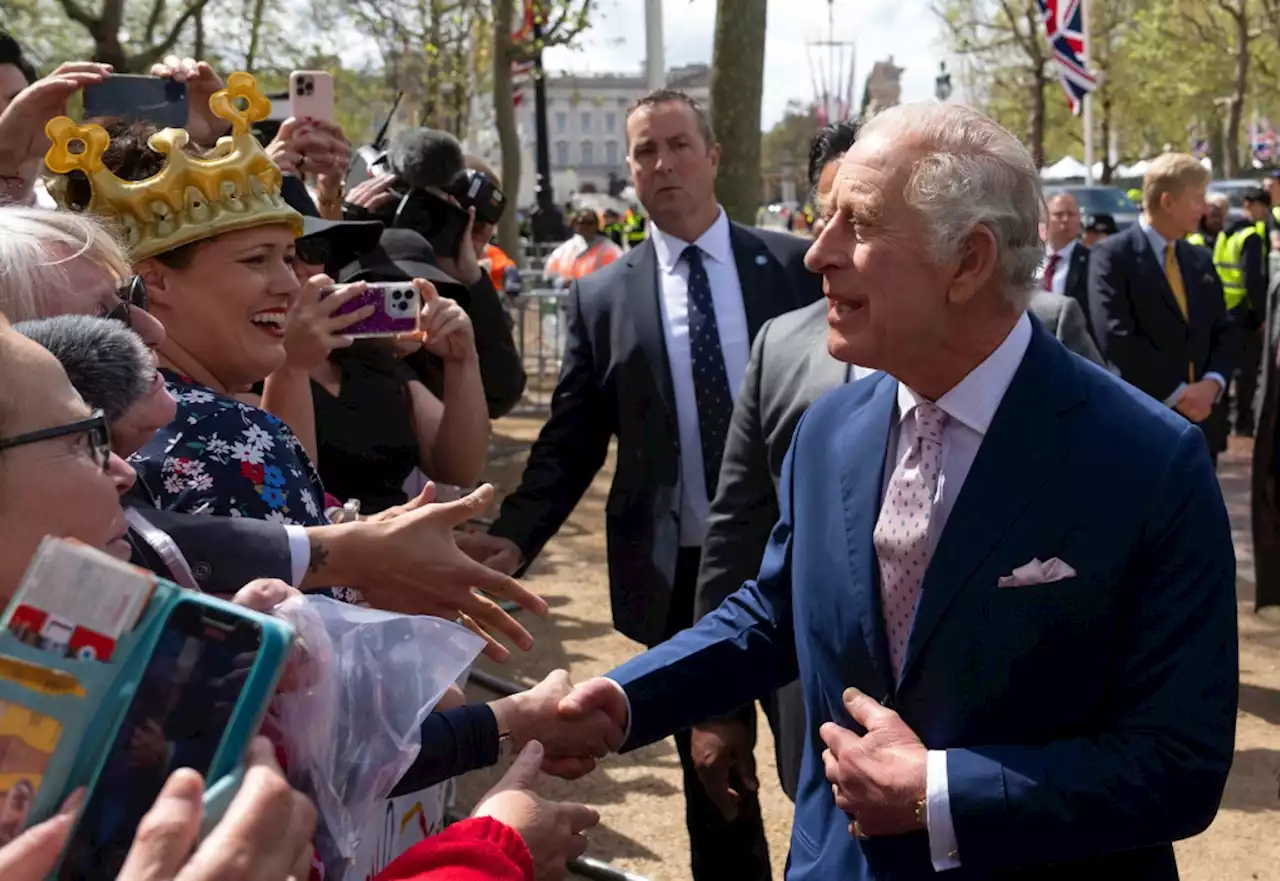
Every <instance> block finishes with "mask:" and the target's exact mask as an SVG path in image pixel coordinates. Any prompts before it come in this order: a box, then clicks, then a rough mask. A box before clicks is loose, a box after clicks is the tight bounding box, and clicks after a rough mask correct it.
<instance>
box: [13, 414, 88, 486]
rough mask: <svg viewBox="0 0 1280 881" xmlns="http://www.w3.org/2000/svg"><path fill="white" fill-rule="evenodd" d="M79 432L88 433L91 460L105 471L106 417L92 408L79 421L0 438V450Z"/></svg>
mask: <svg viewBox="0 0 1280 881" xmlns="http://www.w3.org/2000/svg"><path fill="white" fill-rule="evenodd" d="M81 433H85V434H88V435H89V444H90V448H91V450H92V452H93V460H94V461H95V462H97V463H98V464H99V465H101V466H102V470H103V471H106V470H107V466H108V464H109V463H110V461H111V435H110V433H109V432H108V431H107V418H106V416H104V415H103V413H102V411H101V410H94V411H93V414H92V415H91V416H90V417H89V418H88V419H81V420H80V421H79V422H69V423H67V424H66V425H55V426H54V427H53V428H42V429H40V430H39V431H32V432H29V433H27V434H20V435H17V436H16V437H5V438H0V450H11V449H13V448H14V447H22V446H26V445H27V444H34V443H39V442H40V441H46V440H53V439H54V438H58V437H68V436H70V435H73V434H81Z"/></svg>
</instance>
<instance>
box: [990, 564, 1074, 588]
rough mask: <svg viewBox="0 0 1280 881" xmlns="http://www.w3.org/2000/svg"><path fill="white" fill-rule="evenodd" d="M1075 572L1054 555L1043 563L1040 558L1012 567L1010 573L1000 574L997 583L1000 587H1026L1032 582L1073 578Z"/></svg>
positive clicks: (1043, 582) (1045, 582) (1039, 582)
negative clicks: (1015, 567)
mask: <svg viewBox="0 0 1280 881" xmlns="http://www.w3.org/2000/svg"><path fill="white" fill-rule="evenodd" d="M1075 574H1076V570H1074V569H1072V568H1071V567H1070V566H1068V565H1067V564H1066V563H1064V562H1062V561H1061V560H1059V559H1058V558H1057V557H1054V558H1053V559H1052V560H1046V561H1044V562H1043V563H1042V562H1040V560H1032V561H1031V562H1030V563H1024V564H1023V565H1021V566H1019V567H1018V568H1017V569H1014V570H1013V572H1012V574H1009V575H1002V576H1001V577H1000V580H999V582H997V583H998V584H999V585H1000V587H1027V586H1029V585H1032V584H1049V583H1050V582H1053V581H1063V580H1064V579H1067V578H1074V577H1075Z"/></svg>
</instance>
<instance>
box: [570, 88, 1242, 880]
mask: <svg viewBox="0 0 1280 881" xmlns="http://www.w3.org/2000/svg"><path fill="white" fill-rule="evenodd" d="M1041 204H1042V195H1041V190H1040V183H1039V178H1038V176H1037V173H1036V167H1035V165H1034V163H1033V162H1032V160H1031V157H1030V156H1029V155H1028V153H1027V152H1026V150H1025V149H1024V148H1023V147H1022V146H1021V145H1020V144H1019V143H1018V141H1017V140H1016V139H1015V138H1014V137H1013V136H1012V135H1010V134H1009V133H1008V132H1007V131H1005V130H1004V129H1002V128H1001V127H999V126H998V125H996V124H995V123H994V122H992V121H990V120H989V119H987V118H985V117H983V116H982V115H980V114H979V113H977V112H976V111H973V110H970V109H968V108H965V107H961V106H957V105H951V104H942V105H906V106H901V107H896V108H892V109H890V110H887V111H885V112H884V113H882V114H880V115H878V116H877V117H875V119H873V120H872V121H871V122H870V123H869V124H868V125H867V127H866V128H865V129H864V132H863V134H862V136H861V138H860V140H859V141H858V143H857V144H856V145H854V147H853V148H852V149H851V150H850V151H849V152H848V154H847V155H846V156H845V158H844V160H843V163H842V165H841V168H840V170H839V173H838V176H837V181H836V186H835V191H834V198H833V199H832V202H831V204H829V205H828V206H826V207H827V211H826V214H827V217H828V222H827V224H826V228H825V230H824V231H823V232H822V235H821V236H820V237H819V238H818V240H817V242H816V243H815V244H814V246H813V249H812V250H811V251H810V253H809V255H808V258H807V259H808V263H809V266H810V267H811V268H812V269H814V270H815V271H820V272H821V273H822V274H823V276H824V291H825V292H826V295H827V298H828V300H829V302H830V309H829V313H828V323H829V325H830V336H829V343H828V345H829V348H830V349H831V352H832V354H834V355H835V356H836V357H838V358H840V359H842V360H845V361H848V362H850V363H856V364H861V365H865V366H869V367H873V368H876V369H877V370H878V371H879V372H877V373H875V374H872V375H871V376H869V377H867V378H865V379H862V380H860V381H858V382H855V383H851V384H848V385H845V386H843V387H841V388H839V389H836V390H834V391H832V392H830V393H829V394H827V395H825V396H824V397H822V398H820V399H819V400H818V401H817V402H816V403H815V404H814V405H813V406H812V407H811V408H810V409H809V410H808V412H807V413H806V414H805V415H804V417H803V418H802V420H801V422H800V424H799V426H798V427H797V429H796V432H795V438H794V440H793V443H792V446H791V451H790V453H789V454H788V456H787V461H786V464H785V465H784V467H783V472H782V479H781V483H780V487H779V493H780V510H781V519H780V520H779V521H778V524H777V526H776V527H775V528H774V530H773V535H772V537H771V539H770V545H769V548H768V550H767V552H766V555H765V558H764V561H763V563H762V567H761V570H760V574H759V577H758V579H757V580H756V581H754V582H749V583H747V584H746V585H744V586H743V587H742V588H741V589H740V590H739V591H738V592H737V593H735V594H733V595H731V596H730V597H729V598H728V599H726V600H725V601H724V603H723V604H722V605H721V606H720V607H719V608H718V609H717V610H716V611H715V612H713V613H711V614H710V615H708V616H707V617H705V618H703V619H702V620H701V621H700V622H699V623H698V624H697V625H696V626H695V627H693V628H690V629H688V630H685V631H683V632H681V633H680V634H678V635H677V636H675V637H674V638H673V639H671V640H669V641H667V642H666V643H663V644H662V645H659V646H658V647H656V648H654V649H652V650H650V651H648V652H647V653H645V654H643V655H641V656H639V657H637V658H635V659H633V660H632V661H630V662H628V663H626V664H623V665H622V666H621V667H619V668H618V669H616V670H614V671H612V672H611V673H609V674H608V677H606V678H601V679H592V680H588V681H587V682H584V683H582V684H581V685H579V686H578V688H577V689H576V690H575V691H574V692H572V693H571V694H570V695H569V696H568V697H566V698H565V699H564V700H563V701H562V702H561V704H560V706H559V713H560V714H561V715H562V716H564V717H570V718H571V717H574V716H576V715H580V714H582V713H587V712H604V713H607V714H609V715H610V716H611V717H612V719H613V720H614V721H615V722H616V723H617V726H618V728H619V731H618V739H619V740H623V739H625V742H624V743H623V746H622V748H623V749H624V750H625V749H631V748H634V747H637V746H640V745H643V744H647V743H652V742H653V741H656V740H658V739H660V738H662V737H665V736H666V735H668V734H670V733H671V732H673V731H675V730H677V729H679V728H682V727H684V726H688V725H691V724H694V723H696V722H698V721H700V720H702V719H704V718H707V717H709V716H712V715H715V714H722V713H725V712H727V711H729V710H730V709H732V708H733V707H736V706H739V705H741V704H743V703H745V702H746V701H749V700H751V699H753V698H756V697H758V696H759V695H761V694H764V693H765V692H766V691H767V690H769V689H772V688H776V687H777V686H779V685H781V684H783V683H785V682H787V681H789V680H790V679H791V678H793V677H795V676H797V675H798V676H799V678H800V682H801V683H802V686H803V689H804V695H805V703H806V708H807V715H808V728H809V732H808V739H807V743H806V745H805V754H804V759H803V762H802V768H801V780H800V791H799V793H798V797H797V799H796V814H795V822H794V824H793V831H792V837H791V854H790V858H789V863H788V875H787V877H788V878H790V879H793V881H800V879H804V881H833V879H895V881H900V879H923V878H931V877H933V876H934V874H935V873H936V872H943V871H945V872H946V877H947V878H951V879H957V881H968V879H984V881H985V879H1014V878H1017V879H1023V878H1025V879H1029V881H1030V879H1034V881H1053V879H1064V881H1065V879H1073V881H1074V879H1081V878H1124V879H1126V881H1136V879H1142V881H1155V879H1161V881H1163V879H1175V878H1177V877H1178V873H1177V866H1176V864H1175V861H1174V855H1173V848H1172V842H1173V841H1175V840H1177V839H1180V838H1185V837H1187V836H1190V835H1195V834H1196V833H1198V832H1200V831H1201V830H1203V829H1204V828H1205V827H1206V826H1208V825H1209V823H1210V821H1211V820H1212V819H1213V817H1214V814H1215V813H1216V811H1217V808H1218V804H1219V800H1220V798H1221V796H1222V790H1223V786H1224V784H1225V781H1226V778H1227V772H1228V769H1229V768H1230V765H1231V756H1232V749H1233V742H1234V737H1235V714H1236V690H1237V673H1238V671H1237V651H1236V618H1235V592H1234V584H1235V561H1234V555H1233V553H1232V545H1231V534H1230V530H1229V527H1228V523H1227V516H1226V510H1225V507H1224V505H1223V501H1222V497H1221V494H1220V492H1219V489H1218V485H1217V482H1216V480H1215V478H1214V473H1213V467H1212V465H1211V464H1210V460H1209V454H1208V449H1207V447H1206V445H1205V440H1204V437H1203V435H1202V434H1201V432H1200V431H1199V430H1198V429H1197V428H1196V427H1195V426H1194V425H1192V424H1191V423H1189V422H1187V421H1186V420H1185V419H1183V418H1181V417H1180V416H1178V415H1177V414H1175V413H1172V412H1171V411H1169V410H1168V409H1167V408H1165V407H1163V406H1161V405H1160V403H1159V402H1158V401H1155V400H1153V399H1151V398H1150V397H1148V396H1147V395H1144V394H1143V393H1142V392H1139V391H1137V390H1136V389H1134V388H1133V387H1131V386H1129V385H1127V384H1125V383H1123V382H1121V381H1120V380H1118V379H1116V378H1115V377H1113V376H1111V375H1110V374H1108V373H1107V372H1106V371H1104V370H1102V369H1101V368H1099V367H1097V366H1095V365H1093V364H1090V363H1088V362H1086V361H1085V360H1084V359H1082V358H1080V357H1078V356H1076V355H1073V354H1072V353H1070V352H1068V351H1067V350H1066V349H1065V348H1063V346H1062V345H1061V344H1060V343H1059V342H1057V341H1056V340H1055V339H1054V338H1053V337H1052V336H1051V335H1050V334H1049V333H1047V332H1046V331H1045V330H1044V328H1042V327H1041V326H1040V325H1039V323H1038V322H1036V321H1035V320H1034V319H1033V318H1031V317H1030V316H1028V315H1027V314H1026V305H1027V300H1028V298H1029V296H1030V292H1031V289H1032V280H1033V277H1034V274H1035V271H1036V266H1037V264H1038V263H1039V262H1040V259H1041V243H1040V240H1039V237H1038V233H1037V220H1038V217H1039V213H1040V206H1041ZM922 243H923V245H924V247H923V248H922ZM583 758H584V759H587V762H588V764H589V757H586V756H584V757H583ZM583 767H584V766H583V765H582V763H581V762H579V763H577V764H575V763H574V762H572V761H565V760H563V759H560V760H556V761H551V762H549V763H548V770H551V771H559V772H562V773H572V772H574V771H579V770H582V768H583Z"/></svg>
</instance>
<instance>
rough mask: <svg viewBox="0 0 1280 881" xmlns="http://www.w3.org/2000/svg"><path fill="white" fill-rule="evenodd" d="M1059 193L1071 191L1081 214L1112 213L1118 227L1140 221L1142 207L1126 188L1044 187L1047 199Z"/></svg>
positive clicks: (1074, 185)
mask: <svg viewBox="0 0 1280 881" xmlns="http://www.w3.org/2000/svg"><path fill="white" fill-rule="evenodd" d="M1058 193H1070V194H1071V195H1073V196H1075V197H1076V203H1077V204H1078V205H1079V206H1080V214H1081V215H1083V216H1086V217H1087V216H1088V215H1090V214H1110V215H1111V216H1112V217H1113V218H1115V221H1116V229H1117V230H1122V229H1125V228H1126V227H1129V226H1132V225H1133V224H1135V223H1137V222H1138V216H1139V215H1140V214H1141V213H1142V209H1141V208H1140V207H1139V206H1137V205H1135V204H1133V202H1132V201H1131V200H1130V199H1129V197H1128V196H1126V195H1125V193H1124V190H1122V189H1120V188H1119V187H1110V186H1102V185H1095V186H1085V185H1084V184H1068V185H1066V186H1051V187H1045V188H1044V197H1045V199H1046V200H1048V199H1051V198H1053V197H1054V196H1055V195H1057V194H1058Z"/></svg>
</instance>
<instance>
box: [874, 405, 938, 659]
mask: <svg viewBox="0 0 1280 881" xmlns="http://www.w3.org/2000/svg"><path fill="white" fill-rule="evenodd" d="M912 416H913V417H914V419H915V429H916V431H915V441H914V443H913V444H912V445H911V449H910V451H909V452H908V453H907V455H906V456H905V457H904V458H902V459H899V461H898V465H897V467H896V468H894V471H893V476H892V477H891V478H890V479H889V487H888V490H887V491H886V492H885V496H884V504H883V505H881V507H880V518H879V519H878V520H877V521H876V530H875V534H874V538H873V541H874V543H875V549H876V560H877V562H878V563H879V565H880V607H881V609H882V610H883V611H884V631H885V636H886V637H887V639H888V641H889V660H890V661H891V662H892V663H893V678H894V680H895V681H896V680H897V678H898V675H899V674H900V673H901V672H902V658H903V656H904V655H905V654H906V651H907V637H908V636H909V635H910V633H911V619H912V618H913V617H914V616H915V612H916V600H917V599H918V598H919V597H920V585H921V584H923V583H924V573H925V570H927V569H928V568H929V516H930V514H931V513H932V511H933V500H934V498H935V497H936V496H937V494H938V475H939V473H940V472H941V470H942V430H943V427H944V426H945V425H946V422H947V414H946V413H944V412H943V411H942V410H941V408H939V407H938V406H937V405H935V404H918V405H916V407H915V409H914V410H913V411H912Z"/></svg>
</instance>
